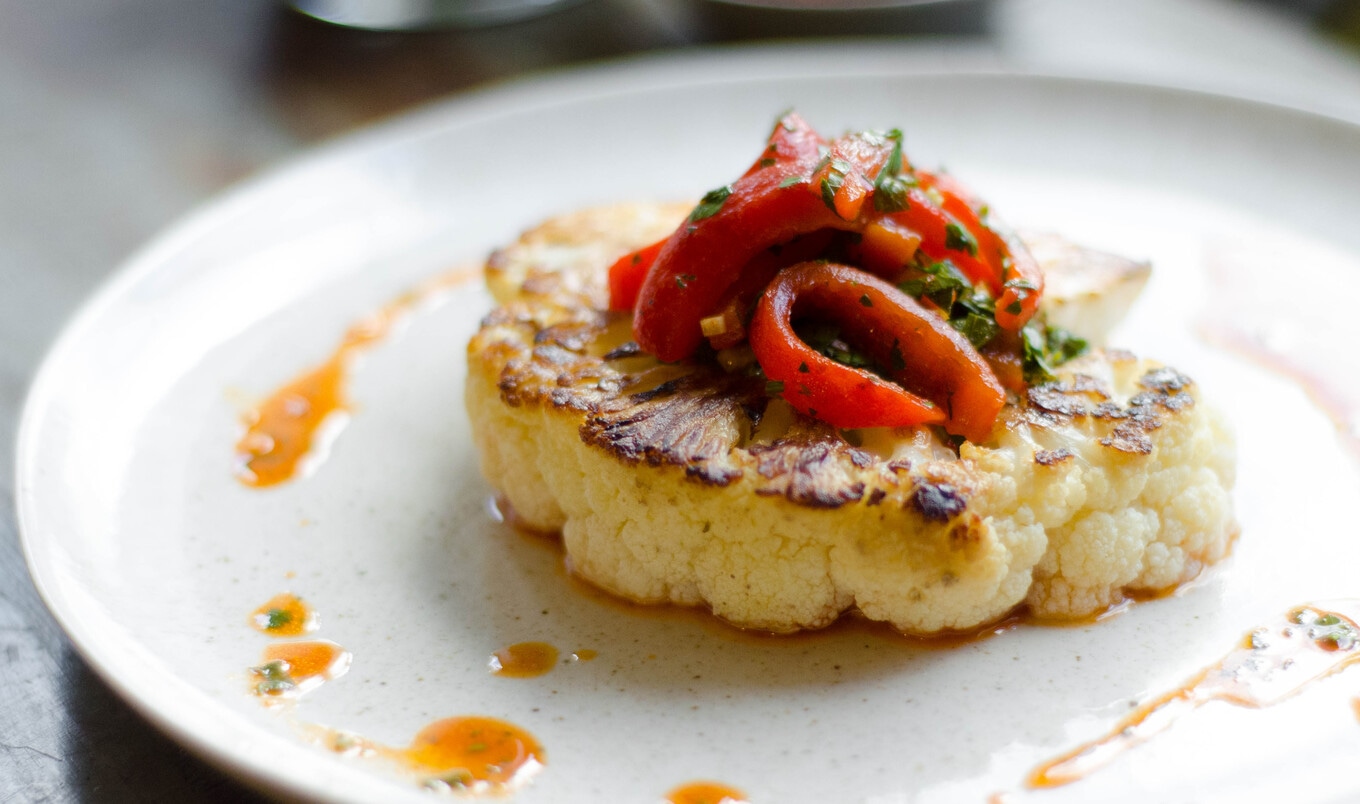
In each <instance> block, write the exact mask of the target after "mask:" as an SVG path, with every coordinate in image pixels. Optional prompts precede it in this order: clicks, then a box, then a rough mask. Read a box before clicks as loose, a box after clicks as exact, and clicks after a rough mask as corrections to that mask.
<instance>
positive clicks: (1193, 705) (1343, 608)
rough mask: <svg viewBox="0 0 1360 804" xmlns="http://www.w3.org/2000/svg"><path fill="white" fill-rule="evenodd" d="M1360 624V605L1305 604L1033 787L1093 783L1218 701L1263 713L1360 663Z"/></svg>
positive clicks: (1033, 779)
mask: <svg viewBox="0 0 1360 804" xmlns="http://www.w3.org/2000/svg"><path fill="white" fill-rule="evenodd" d="M1357 619H1360V600H1346V601H1333V602H1331V603H1327V604H1318V605H1307V606H1301V607H1299V608H1296V609H1293V610H1292V611H1290V612H1289V613H1288V614H1287V615H1285V616H1284V617H1282V618H1281V619H1280V621H1279V622H1277V623H1274V624H1272V625H1270V626H1263V627H1260V628H1256V629H1253V630H1252V631H1251V632H1250V633H1248V634H1247V635H1246V636H1245V637H1243V639H1242V643H1241V644H1240V645H1238V647H1237V648H1236V649H1234V650H1233V651H1232V652H1231V653H1229V654H1228V655H1227V656H1225V657H1223V659H1222V660H1220V661H1219V662H1218V663H1217V664H1215V665H1213V666H1211V667H1208V668H1206V669H1205V670H1203V671H1201V672H1200V673H1199V674H1197V675H1195V676H1194V677H1192V678H1191V679H1189V680H1188V681H1187V682H1186V683H1185V684H1184V685H1182V686H1181V687H1180V688H1178V689H1175V690H1171V691H1170V692H1167V693H1164V694H1163V695H1161V696H1158V697H1157V698H1154V699H1152V700H1151V701H1148V702H1147V703H1145V704H1143V705H1142V706H1139V707H1138V708H1137V709H1135V710H1134V711H1133V712H1131V713H1130V714H1129V715H1128V716H1127V717H1125V718H1123V719H1122V720H1120V721H1119V722H1118V723H1117V724H1115V727H1114V728H1113V729H1112V730H1111V731H1110V732H1109V733H1108V734H1106V735H1105V736H1104V737H1101V738H1099V739H1097V740H1095V741H1093V742H1090V743H1087V744H1085V745H1082V746H1079V747H1078V748H1076V749H1074V750H1072V751H1070V752H1068V753H1066V754H1064V755H1062V756H1060V757H1058V758H1057V759H1055V760H1052V761H1051V762H1047V763H1045V764H1043V765H1041V766H1039V767H1038V768H1037V769H1035V770H1034V772H1033V773H1032V774H1031V775H1030V777H1029V779H1028V784H1029V786H1030V787H1036V788H1046V787H1059V786H1061V785H1065V784H1069V783H1071V782H1075V781H1077V780H1079V779H1082V778H1085V777H1086V776H1087V775H1089V774H1090V773H1092V772H1094V771H1096V770H1099V769H1100V768H1102V767H1104V766H1105V765H1107V764H1109V763H1110V762H1112V761H1113V760H1114V759H1116V758H1117V757H1118V756H1119V755H1120V754H1122V753H1124V752H1125V751H1127V750H1128V749H1130V748H1133V747H1134V746H1136V745H1139V744H1141V743H1143V742H1146V741H1147V740H1149V739H1151V738H1152V737H1153V736H1155V735H1156V734H1158V733H1160V732H1162V731H1164V730H1165V729H1167V728H1168V727H1170V726H1171V725H1172V723H1174V722H1175V721H1176V719H1177V718H1179V717H1182V716H1184V715H1187V714H1189V713H1190V712H1192V711H1194V710H1195V709H1197V708H1199V707H1200V706H1203V705H1204V704H1206V703H1209V702H1210V701H1223V702H1225V703H1229V704H1232V705H1234V706H1243V707H1248V708H1251V709H1261V708H1264V707H1267V706H1270V705H1272V704H1275V703H1278V702H1280V701H1282V700H1284V699H1286V698H1288V697H1290V696H1292V695H1294V694H1295V693H1297V692H1299V691H1300V690H1302V689H1303V688H1304V687H1305V686H1307V685H1308V684H1309V683H1310V682H1313V681H1316V680H1318V679H1321V678H1324V677H1326V676H1329V675H1331V674H1333V673H1336V672H1339V671H1341V670H1343V669H1345V668H1346V667H1347V666H1349V665H1351V664H1354V663H1357V662H1360V625H1357V623H1356V620H1357Z"/></svg>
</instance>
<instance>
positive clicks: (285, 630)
mask: <svg viewBox="0 0 1360 804" xmlns="http://www.w3.org/2000/svg"><path fill="white" fill-rule="evenodd" d="M250 624H251V625H253V626H254V627H255V629H256V630H257V631H260V632H261V633H265V634H269V635H270V636H280V637H292V636H302V635H303V634H305V633H307V632H308V631H315V630H316V612H314V611H312V610H311V609H310V608H308V607H307V604H306V603H303V602H302V599H301V598H299V597H297V596H296V595H291V594H288V593H286V592H285V593H284V594H281V595H275V596H274V597H272V598H270V599H269V602H267V603H265V604H264V605H263V606H260V607H259V608H258V609H255V611H253V612H251V614H250Z"/></svg>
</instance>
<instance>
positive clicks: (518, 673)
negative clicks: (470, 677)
mask: <svg viewBox="0 0 1360 804" xmlns="http://www.w3.org/2000/svg"><path fill="white" fill-rule="evenodd" d="M487 664H488V665H489V666H490V668H491V672H492V673H493V674H494V675H498V676H506V677H508V678H533V677H535V676H541V675H543V674H544V673H547V672H548V671H550V670H552V669H553V667H555V666H556V665H557V648H555V647H553V646H552V645H549V644H548V643H546V642H516V643H515V644H513V645H510V646H508V647H504V648H501V649H500V650H498V651H496V652H495V653H493V654H491V659H490V660H489V661H488V662H487Z"/></svg>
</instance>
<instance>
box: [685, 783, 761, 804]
mask: <svg viewBox="0 0 1360 804" xmlns="http://www.w3.org/2000/svg"><path fill="white" fill-rule="evenodd" d="M665 801H666V803H667V804H747V801H746V794H745V793H743V792H741V791H740V790H737V789H736V788H734V787H728V786H727V785H725V784H719V783H717V782H690V783H689V784H686V785H681V786H680V787H677V788H675V789H674V790H672V791H670V792H669V793H667V794H666V798H665Z"/></svg>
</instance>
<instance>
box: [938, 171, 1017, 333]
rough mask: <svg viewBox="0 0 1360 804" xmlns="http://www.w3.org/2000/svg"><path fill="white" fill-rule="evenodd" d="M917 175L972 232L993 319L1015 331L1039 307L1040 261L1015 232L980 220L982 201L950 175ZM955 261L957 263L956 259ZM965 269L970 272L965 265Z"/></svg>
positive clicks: (948, 211)
mask: <svg viewBox="0 0 1360 804" xmlns="http://www.w3.org/2000/svg"><path fill="white" fill-rule="evenodd" d="M917 177H918V178H919V180H920V182H921V184H922V186H925V187H933V188H935V190H936V191H937V192H939V194H940V196H941V197H942V198H943V199H944V204H943V208H944V211H945V212H947V213H948V214H949V215H951V216H952V217H953V218H954V219H955V221H957V222H958V223H959V224H960V225H961V226H963V227H964V228H965V229H966V230H967V231H968V233H969V234H970V235H971V236H972V238H973V242H974V243H975V244H976V246H977V252H978V253H977V258H978V259H979V260H980V261H981V262H983V263H985V264H986V266H987V284H988V286H989V287H990V288H991V291H992V293H993V294H994V295H995V296H996V323H997V324H998V325H1000V327H1001V328H1002V329H1005V330H1009V331H1011V332H1018V331H1019V330H1020V328H1021V327H1023V326H1024V325H1025V323H1026V322H1028V321H1029V320H1030V319H1031V318H1033V317H1034V314H1035V313H1037V312H1038V311H1039V297H1040V296H1041V295H1042V294H1043V292H1044V275H1043V272H1042V271H1041V270H1040V269H1039V264H1038V263H1037V262H1035V261H1034V257H1033V256H1031V255H1030V253H1029V249H1027V248H1025V246H1024V244H1023V243H1021V242H1020V241H1019V239H1018V238H1016V237H1015V236H1014V235H1012V234H1010V233H1009V232H1003V231H998V230H997V229H996V228H995V227H992V226H989V225H987V224H984V223H983V222H982V216H981V214H980V213H979V212H978V210H979V209H980V208H981V204H979V203H978V201H977V200H976V199H974V198H973V197H972V195H971V194H970V193H969V192H968V191H967V190H966V189H964V187H963V185H961V184H959V183H958V182H957V181H955V180H954V179H953V177H951V176H947V175H942V174H941V175H936V174H931V173H927V172H926V171H924V170H922V171H917ZM954 264H955V265H960V264H959V262H958V260H957V259H955V263H954ZM960 268H961V269H962V266H961V265H960ZM964 273H965V275H969V274H968V272H967V270H966V269H965V270H964ZM969 278H973V277H972V276H971V275H969ZM974 281H978V279H976V278H974Z"/></svg>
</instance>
